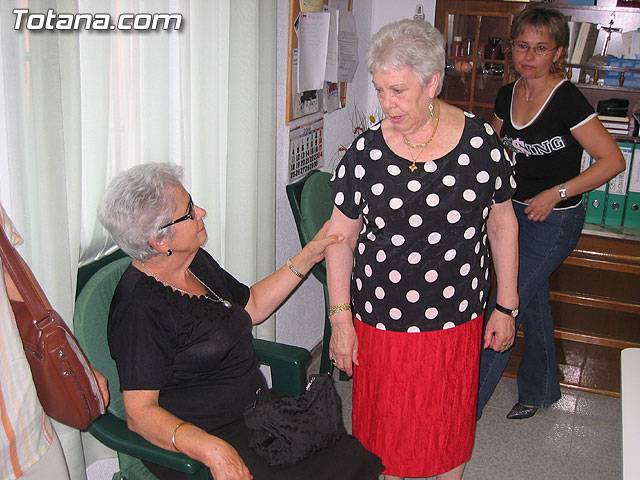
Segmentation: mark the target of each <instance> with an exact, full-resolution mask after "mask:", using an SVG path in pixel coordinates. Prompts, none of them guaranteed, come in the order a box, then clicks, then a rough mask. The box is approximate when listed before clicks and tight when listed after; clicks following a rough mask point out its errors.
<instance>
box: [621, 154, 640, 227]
mask: <svg viewBox="0 0 640 480" xmlns="http://www.w3.org/2000/svg"><path fill="white" fill-rule="evenodd" d="M622 225H624V226H625V227H632V228H640V143H636V145H635V150H634V153H633V160H632V162H631V173H630V174H629V189H628V190H627V203H626V205H625V207H624V219H623V220H622Z"/></svg>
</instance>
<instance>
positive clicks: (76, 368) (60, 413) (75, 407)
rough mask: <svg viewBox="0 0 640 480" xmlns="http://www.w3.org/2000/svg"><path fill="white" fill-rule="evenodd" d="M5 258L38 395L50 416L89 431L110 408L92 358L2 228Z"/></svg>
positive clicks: (1, 254) (0, 250)
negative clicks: (17, 293) (54, 308)
mask: <svg viewBox="0 0 640 480" xmlns="http://www.w3.org/2000/svg"><path fill="white" fill-rule="evenodd" d="M0 258H2V266H3V268H4V269H5V270H6V271H7V272H8V273H9V275H10V276H11V278H12V279H13V282H14V283H15V285H16V288H17V289H18V291H19V292H20V295H21V296H22V298H23V300H24V301H22V302H17V301H13V300H12V301H11V307H12V308H13V313H14V315H15V317H16V323H17V324H18V331H19V332H20V337H22V346H23V347H24V353H25V355H26V357H27V360H28V361H29V365H30V367H31V375H32V376H33V382H34V383H35V386H36V391H37V392H38V399H39V400H40V403H41V404H42V407H43V408H44V411H45V412H46V413H47V415H49V416H50V417H52V418H53V419H55V420H57V421H59V422H61V423H64V424H66V425H69V426H70V427H74V428H77V429H80V430H83V429H85V428H87V427H88V426H89V424H90V423H91V422H92V421H93V420H95V419H96V418H98V417H99V416H100V415H102V414H103V413H105V411H106V409H105V405H104V401H103V400H102V395H101V394H100V389H99V387H98V382H97V380H96V377H95V375H94V374H93V371H92V370H91V367H90V365H89V362H88V361H87V358H86V357H85V356H84V353H82V350H81V349H80V346H79V345H78V343H77V342H76V339H75V337H74V336H73V334H72V333H71V331H70V330H69V328H68V327H67V325H66V324H65V322H64V320H62V318H60V316H59V315H58V313H57V312H56V311H55V310H53V309H52V308H51V306H50V305H49V304H48V303H49V301H48V300H47V299H46V297H45V296H44V292H43V291H42V289H41V288H40V285H38V282H37V280H36V279H35V277H34V276H33V273H32V272H31V271H30V270H29V267H28V266H27V265H26V263H25V262H24V260H22V257H20V255H19V254H18V252H16V250H15V248H13V245H11V242H10V241H9V239H8V238H7V235H6V233H5V231H4V229H3V228H2V227H1V226H0Z"/></svg>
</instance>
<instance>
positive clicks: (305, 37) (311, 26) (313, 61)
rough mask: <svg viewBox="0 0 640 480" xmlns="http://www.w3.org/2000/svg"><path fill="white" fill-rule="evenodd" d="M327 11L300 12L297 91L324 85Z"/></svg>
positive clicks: (318, 87) (327, 31)
mask: <svg viewBox="0 0 640 480" xmlns="http://www.w3.org/2000/svg"><path fill="white" fill-rule="evenodd" d="M330 20H331V15H330V13H329V12H317V13H301V14H300V22H299V25H298V50H299V53H298V91H299V92H306V91H308V90H321V89H322V88H323V86H324V78H325V70H326V66H327V51H328V44H329V24H330Z"/></svg>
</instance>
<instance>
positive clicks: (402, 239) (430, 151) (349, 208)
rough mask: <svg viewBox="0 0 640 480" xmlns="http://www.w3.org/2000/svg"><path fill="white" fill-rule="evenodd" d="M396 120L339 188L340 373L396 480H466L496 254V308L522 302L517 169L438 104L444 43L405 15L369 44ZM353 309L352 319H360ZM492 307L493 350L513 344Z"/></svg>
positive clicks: (331, 257)
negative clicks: (348, 379) (432, 479)
mask: <svg viewBox="0 0 640 480" xmlns="http://www.w3.org/2000/svg"><path fill="white" fill-rule="evenodd" d="M366 63H367V67H368V68H369V71H370V72H371V73H372V75H373V84H374V86H375V88H376V90H377V92H378V99H379V101H380V105H381V107H382V110H383V111H384V114H385V119H384V120H383V121H382V122H380V123H379V124H377V125H374V126H372V127H371V128H370V129H369V130H368V131H366V132H364V133H363V134H362V135H360V136H359V137H358V138H356V140H355V141H354V142H353V144H352V145H351V147H350V148H349V150H348V151H347V153H346V154H345V156H344V158H343V159H342V161H341V162H340V164H339V165H338V167H337V169H336V172H335V175H334V177H333V179H332V181H331V186H332V188H333V190H334V203H335V206H334V209H333V214H332V217H331V222H330V226H329V233H331V234H340V235H344V236H345V241H344V242H343V243H342V244H336V245H332V246H330V247H329V248H327V251H326V257H327V270H328V285H329V297H330V304H331V308H330V320H331V326H332V337H331V345H330V356H331V358H332V361H333V362H334V364H335V365H336V366H337V367H338V368H340V369H341V370H344V371H345V372H346V373H348V374H352V373H353V378H354V384H353V432H354V435H356V436H357V437H358V438H359V439H360V440H361V442H362V443H363V444H364V445H365V447H366V448H367V449H369V450H371V451H372V452H374V453H376V454H377V455H378V456H380V457H381V458H382V462H383V463H384V465H385V467H386V470H385V472H384V473H385V476H386V478H387V479H393V478H402V477H428V476H433V475H437V476H438V478H440V479H449V478H461V477H462V473H463V470H464V466H465V464H466V462H467V461H468V460H469V458H470V456H471V450H472V447H473V439H474V434H475V411H476V399H477V386H478V363H479V355H480V350H481V348H482V346H483V345H482V325H483V310H484V308H485V305H486V303H487V296H488V293H489V283H490V272H489V264H490V263H491V262H490V259H489V250H491V253H492V254H493V265H494V268H495V273H496V277H497V281H498V285H497V298H498V302H499V303H500V304H502V305H506V306H508V307H509V308H515V307H517V305H518V294H517V289H516V287H517V258H518V251H517V235H518V226H517V221H516V218H515V215H514V212H513V208H512V204H511V196H512V195H513V192H514V189H515V181H514V178H513V173H512V166H511V164H510V163H509V160H508V158H507V157H506V156H505V154H504V151H503V147H502V146H501V144H500V141H499V139H498V137H497V135H496V134H495V133H494V131H493V129H492V128H491V126H490V125H489V124H488V123H487V122H486V121H484V120H482V119H481V118H478V117H476V116H474V115H473V114H470V113H467V112H463V111H462V110H460V109H458V108H456V107H453V106H451V105H448V104H446V103H444V102H443V101H442V100H439V99H437V98H436V97H437V95H438V94H439V93H440V90H441V87H442V80H443V75H444V66H445V52H444V39H443V37H442V35H441V34H440V32H438V31H437V30H436V29H435V28H433V27H432V26H431V25H430V24H428V23H426V22H423V21H419V20H402V21H399V22H395V23H392V24H390V25H387V26H385V27H383V28H382V29H381V30H380V31H379V32H378V33H377V34H375V35H374V36H373V38H372V40H371V42H370V45H369V48H368V52H367V58H366ZM352 308H353V311H352ZM514 335H515V328H514V321H513V318H512V317H511V316H510V315H508V314H505V313H502V312H500V311H498V310H495V311H494V312H493V313H492V315H491V318H490V319H489V321H488V325H487V334H486V336H485V340H484V346H485V347H486V348H492V349H494V350H496V351H503V350H505V349H507V348H509V346H510V345H511V344H512V343H513V339H514Z"/></svg>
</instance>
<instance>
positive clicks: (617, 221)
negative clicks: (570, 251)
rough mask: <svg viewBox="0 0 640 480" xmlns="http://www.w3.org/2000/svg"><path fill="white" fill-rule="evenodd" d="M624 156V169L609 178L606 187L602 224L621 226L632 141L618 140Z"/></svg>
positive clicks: (631, 154)
mask: <svg viewBox="0 0 640 480" xmlns="http://www.w3.org/2000/svg"><path fill="white" fill-rule="evenodd" d="M618 147H620V151H621V152H622V156H623V157H624V163H625V169H624V170H623V171H622V172H620V173H619V174H618V175H616V176H615V177H613V178H612V179H611V180H609V185H608V188H607V205H606V206H605V209H604V224H605V225H608V226H612V227H620V226H622V217H623V215H624V207H625V203H626V200H627V186H628V184H629V169H630V167H631V159H632V158H633V148H634V146H633V143H626V142H618Z"/></svg>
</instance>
